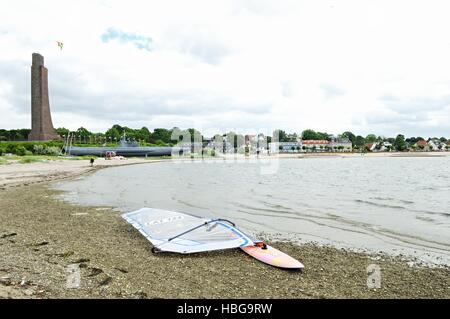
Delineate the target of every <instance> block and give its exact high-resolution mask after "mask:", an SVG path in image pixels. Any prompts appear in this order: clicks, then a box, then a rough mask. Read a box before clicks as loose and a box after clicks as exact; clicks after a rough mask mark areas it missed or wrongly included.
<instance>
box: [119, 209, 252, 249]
mask: <svg viewBox="0 0 450 319" xmlns="http://www.w3.org/2000/svg"><path fill="white" fill-rule="evenodd" d="M122 217H123V218H124V219H125V220H126V221H127V222H129V223H130V224H131V225H133V227H135V228H136V229H137V230H139V231H140V232H141V234H142V235H144V236H145V237H146V238H147V239H148V240H149V241H150V242H151V243H152V244H153V246H154V247H155V248H157V249H158V250H160V251H167V252H176V253H183V254H188V253H196V252H202V251H210V250H219V249H228V248H236V247H245V246H252V245H254V242H253V240H252V239H250V238H249V237H248V236H247V235H245V234H244V233H242V232H241V231H240V230H238V229H236V228H235V227H233V225H232V224H231V222H229V221H226V220H221V219H207V218H200V217H195V216H192V215H188V214H184V213H179V212H173V211H167V210H162V209H154V208H141V209H139V210H137V211H134V212H131V213H126V214H123V215H122Z"/></svg>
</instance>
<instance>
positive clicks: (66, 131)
mask: <svg viewBox="0 0 450 319" xmlns="http://www.w3.org/2000/svg"><path fill="white" fill-rule="evenodd" d="M69 132H70V131H69V129H67V128H65V127H58V128H57V129H56V133H58V135H59V136H65V137H67V136H69Z"/></svg>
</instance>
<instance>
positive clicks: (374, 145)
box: [364, 143, 377, 152]
mask: <svg viewBox="0 0 450 319" xmlns="http://www.w3.org/2000/svg"><path fill="white" fill-rule="evenodd" d="M364 147H365V148H366V150H368V151H369V152H373V150H374V149H375V147H377V143H366V144H364Z"/></svg>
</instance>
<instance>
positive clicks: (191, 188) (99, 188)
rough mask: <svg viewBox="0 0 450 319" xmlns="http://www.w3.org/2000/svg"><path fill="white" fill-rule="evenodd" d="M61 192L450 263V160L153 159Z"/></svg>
mask: <svg viewBox="0 0 450 319" xmlns="http://www.w3.org/2000/svg"><path fill="white" fill-rule="evenodd" d="M56 188H58V189H61V190H65V191H67V193H65V195H64V198H65V199H67V200H70V201H75V202H77V203H81V204H85V205H99V206H103V205H107V206H113V207H116V208H117V209H119V210H121V211H130V210H134V209H138V208H140V207H143V206H147V207H156V208H163V209H168V210H178V211H183V212H188V213H193V214H196V215H203V216H210V217H213V216H217V217H218V216H220V217H224V218H228V219H231V220H233V221H235V222H236V224H237V225H238V226H239V227H240V228H242V229H244V230H247V231H249V232H251V233H254V234H257V233H260V232H265V233H267V234H269V235H272V236H275V237H278V238H288V239H291V240H295V241H300V242H308V241H314V242H318V243H322V244H330V245H333V246H337V247H345V248H352V249H357V250H360V249H361V250H369V251H374V252H378V251H382V252H385V253H389V254H396V255H398V254H403V255H406V256H412V257H418V258H419V259H420V260H422V261H425V262H432V263H441V264H447V265H450V157H438V158H393V157H386V158H376V157H362V158H310V159H279V160H260V161H256V160H247V161H245V160H241V161H211V162H183V163H176V162H163V163H149V164H144V165H132V166H122V167H113V168H108V169H105V170H100V171H98V172H96V173H95V174H93V175H90V176H85V177H82V178H80V179H78V180H75V181H70V182H63V183H59V184H57V185H56Z"/></svg>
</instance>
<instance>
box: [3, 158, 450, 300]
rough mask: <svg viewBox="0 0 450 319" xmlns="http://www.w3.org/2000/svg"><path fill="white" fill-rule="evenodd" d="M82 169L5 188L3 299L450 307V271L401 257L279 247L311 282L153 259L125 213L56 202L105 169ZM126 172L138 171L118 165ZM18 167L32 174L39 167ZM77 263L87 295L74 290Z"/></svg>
mask: <svg viewBox="0 0 450 319" xmlns="http://www.w3.org/2000/svg"><path fill="white" fill-rule="evenodd" d="M137 161H139V162H145V163H148V160H142V159H141V160H137ZM76 162H78V161H76ZM80 162H82V163H80V164H78V163H77V164H76V165H75V164H72V162H71V161H64V162H63V163H64V164H60V165H62V166H64V165H68V166H66V167H69V166H70V167H72V166H71V165H74V167H78V166H77V165H80V166H79V167H78V168H75V169H74V170H73V171H70V170H69V171H68V170H67V169H60V170H55V171H51V170H50V172H47V173H42V171H41V173H40V174H37V175H40V177H35V178H34V179H33V180H31V181H30V180H28V179H26V178H25V179H22V180H20V179H16V180H15V182H14V183H12V184H9V185H7V186H4V187H3V189H0V256H1V258H0V298H450V268H449V267H443V268H427V267H410V266H409V265H408V263H407V261H405V260H402V259H400V258H394V257H389V256H385V255H377V256H375V255H368V254H363V253H355V252H349V251H345V250H339V249H335V248H329V247H319V246H315V245H313V244H307V245H300V246H299V245H294V244H292V243H281V242H274V243H271V244H272V245H273V246H274V247H276V248H279V249H281V250H282V251H285V252H286V253H288V254H290V255H291V256H293V257H294V258H297V259H299V260H300V261H302V262H303V263H304V264H305V266H306V269H305V270H304V272H303V273H300V272H295V271H286V270H281V269H277V268H274V267H271V266H268V265H265V264H263V263H261V262H259V261H257V260H255V259H253V258H252V257H250V256H248V255H246V254H244V253H243V252H242V251H240V250H238V249H234V250H227V251H218V252H209V253H202V254H194V255H177V254H158V255H153V254H152V253H151V247H152V246H151V244H150V243H149V242H148V241H147V240H146V239H145V238H144V237H143V236H142V235H140V233H139V232H138V231H136V230H135V229H134V228H133V227H132V226H131V225H129V224H127V223H126V222H125V221H124V220H123V219H122V218H121V217H120V214H119V213H118V212H115V211H113V210H111V209H110V208H107V207H85V206H78V205H73V204H69V203H66V202H62V201H59V200H57V199H56V196H57V193H58V192H57V191H55V190H52V189H50V188H49V185H50V184H49V181H53V180H60V179H62V178H73V177H76V176H79V175H80V174H87V173H89V172H91V171H92V170H95V169H99V168H101V167H103V166H102V165H97V167H95V168H94V169H92V168H90V167H89V165H88V164H86V161H80ZM83 162H84V163H83ZM66 163H70V164H66ZM96 163H97V164H98V162H96ZM53 164H54V163H53ZM123 164H132V163H131V162H127V163H117V164H116V163H113V164H109V165H123ZM12 165H22V166H23V167H26V166H27V167H26V168H24V169H25V170H30V167H32V165H36V164H12ZM12 165H8V166H9V167H8V169H9V170H10V169H11V167H14V166H12ZM28 165H29V166H28ZM43 165H45V164H43ZM53 167H54V166H53ZM34 171H36V170H35V169H31V170H30V172H34ZM3 176H4V175H3ZM11 186H14V187H11ZM73 264H75V265H76V267H79V269H80V272H81V286H80V287H79V288H76V289H68V288H67V287H66V284H67V278H68V277H67V276H68V272H67V267H68V266H69V265H73ZM370 264H376V265H378V266H379V267H380V268H381V288H379V289H369V288H368V287H367V278H368V275H367V267H368V266H369V265H370Z"/></svg>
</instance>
